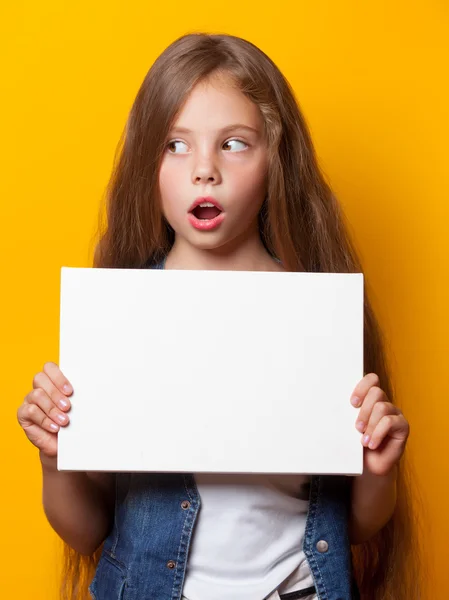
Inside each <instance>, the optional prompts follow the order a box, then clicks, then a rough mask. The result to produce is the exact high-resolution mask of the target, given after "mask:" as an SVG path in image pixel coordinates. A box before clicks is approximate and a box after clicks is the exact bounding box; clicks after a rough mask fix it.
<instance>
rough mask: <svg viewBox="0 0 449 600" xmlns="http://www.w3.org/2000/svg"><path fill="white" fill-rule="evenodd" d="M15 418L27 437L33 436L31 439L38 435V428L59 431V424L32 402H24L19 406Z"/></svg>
mask: <svg viewBox="0 0 449 600" xmlns="http://www.w3.org/2000/svg"><path fill="white" fill-rule="evenodd" d="M17 420H18V421H19V423H20V425H21V427H22V428H23V429H24V431H25V433H26V434H27V435H28V437H30V436H31V437H30V439H31V438H33V439H32V440H31V441H33V440H34V439H36V438H38V437H39V432H38V429H41V430H45V431H48V432H50V433H57V432H58V431H59V425H57V423H55V422H54V421H53V420H52V419H50V418H49V417H47V415H46V414H45V412H44V411H43V410H42V409H41V408H40V407H39V406H38V405H37V404H35V403H34V402H31V403H30V402H24V403H23V404H22V405H21V406H20V407H19V410H18V411H17ZM33 443H34V442H33Z"/></svg>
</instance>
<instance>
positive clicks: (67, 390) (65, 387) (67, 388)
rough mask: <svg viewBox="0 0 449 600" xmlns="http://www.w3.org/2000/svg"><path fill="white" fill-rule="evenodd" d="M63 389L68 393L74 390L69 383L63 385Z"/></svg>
mask: <svg viewBox="0 0 449 600" xmlns="http://www.w3.org/2000/svg"><path fill="white" fill-rule="evenodd" d="M62 389H63V390H64V392H65V393H66V394H70V393H71V392H72V386H71V385H69V384H68V383H64V385H63V386H62Z"/></svg>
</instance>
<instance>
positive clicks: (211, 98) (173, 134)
mask: <svg viewBox="0 0 449 600" xmlns="http://www.w3.org/2000/svg"><path fill="white" fill-rule="evenodd" d="M267 169H268V153H267V146H266V140H265V136H264V130H263V119H262V115H261V113H260V111H259V109H258V107H257V106H256V105H255V104H254V103H253V102H251V101H250V100H249V99H248V98H247V97H246V96H245V95H244V94H243V93H242V92H241V91H240V90H238V89H236V88H235V87H233V86H232V85H231V84H230V82H226V80H224V78H223V77H222V78H221V79H219V78H218V77H213V78H212V79H210V80H208V81H204V82H201V83H199V84H198V85H197V86H195V87H194V88H193V90H192V91H191V93H190V94H189V96H188V98H187V100H186V102H185V104H184V106H183V108H182V109H181V111H180V113H179V114H178V117H177V119H176V122H175V123H174V125H173V128H172V129H171V131H170V133H169V137H168V138H167V144H166V147H165V151H164V157H163V159H162V164H161V168H160V172H159V189H160V194H161V200H162V210H163V213H164V215H165V217H166V219H167V220H168V222H169V223H170V225H171V227H172V228H173V229H174V231H175V244H176V245H177V246H179V244H180V243H181V245H183V246H184V245H185V244H187V245H190V246H193V247H195V248H198V249H202V250H212V249H221V250H225V251H226V249H227V247H229V249H230V248H235V246H236V245H238V244H239V242H244V241H245V240H246V241H247V240H248V238H251V237H253V238H256V236H257V238H260V235H259V230H258V218H257V216H258V213H259V211H260V208H261V206H262V203H263V201H264V198H265V195H266V190H267ZM200 198H207V200H203V202H209V203H211V204H214V203H216V204H217V207H215V206H214V207H212V206H208V207H196V208H194V207H193V205H194V203H195V201H198V199H200ZM217 215H218V217H217Z"/></svg>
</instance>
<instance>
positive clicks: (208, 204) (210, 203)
mask: <svg viewBox="0 0 449 600" xmlns="http://www.w3.org/2000/svg"><path fill="white" fill-rule="evenodd" d="M214 206H215V204H212V202H202V203H201V204H200V207H201V208H207V207H211V208H213V207H214Z"/></svg>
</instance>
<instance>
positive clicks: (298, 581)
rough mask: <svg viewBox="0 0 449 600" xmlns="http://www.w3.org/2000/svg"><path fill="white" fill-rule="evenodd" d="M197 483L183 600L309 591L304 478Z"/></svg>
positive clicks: (252, 599)
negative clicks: (197, 499) (198, 499)
mask: <svg viewBox="0 0 449 600" xmlns="http://www.w3.org/2000/svg"><path fill="white" fill-rule="evenodd" d="M195 480H196V483H197V486H198V491H199V494H200V497H201V508H200V511H199V513H198V516H197V522H196V524H195V528H194V532H193V536H192V541H191V545H190V551H189V556H188V561H187V569H186V577H185V582H184V587H183V598H184V599H185V600H263V599H264V598H266V597H268V596H269V595H270V594H271V593H272V592H274V590H276V589H278V591H279V593H280V594H284V593H287V592H293V591H297V590H300V589H304V588H307V587H310V586H313V579H312V575H311V572H310V569H309V566H308V563H307V561H306V557H305V555H304V553H303V551H302V542H303V537H304V530H305V524H306V518H307V510H308V504H309V503H308V482H309V477H307V476H304V475H269V474H268V475H267V474H251V475H241V474H237V475H236V474H211V473H198V474H195ZM281 584H282V585H281ZM279 586H281V587H279ZM315 598H316V596H315Z"/></svg>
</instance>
